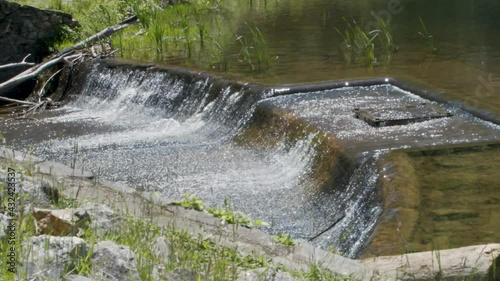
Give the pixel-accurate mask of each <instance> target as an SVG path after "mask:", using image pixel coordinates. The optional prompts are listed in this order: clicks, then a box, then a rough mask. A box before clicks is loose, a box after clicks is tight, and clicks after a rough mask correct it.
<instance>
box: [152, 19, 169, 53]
mask: <svg viewBox="0 0 500 281" xmlns="http://www.w3.org/2000/svg"><path fill="white" fill-rule="evenodd" d="M149 25H150V27H149V29H148V36H149V37H150V38H151V40H152V41H153V42H154V44H155V48H156V51H157V54H159V55H162V54H163V51H164V41H165V36H166V33H167V25H166V24H165V22H163V20H162V17H161V16H160V15H158V14H155V15H154V17H153V18H152V19H151V21H150V22H149Z"/></svg>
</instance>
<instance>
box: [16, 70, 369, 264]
mask: <svg viewBox="0 0 500 281" xmlns="http://www.w3.org/2000/svg"><path fill="white" fill-rule="evenodd" d="M214 91H215V92H216V93H215V94H214ZM263 98H265V94H264V93H261V94H260V95H257V94H253V93H246V92H245V91H244V90H243V89H241V88H238V87H237V86H232V85H226V86H220V87H219V88H217V86H216V85H215V84H214V83H212V82H210V81H209V79H200V80H193V81H190V82H186V80H185V79H182V78H179V77H176V76H175V75H171V74H168V73H166V72H150V71H144V70H137V69H136V70H128V69H121V68H102V67H99V66H96V67H94V68H93V69H92V70H91V71H90V73H89V75H88V77H87V80H86V82H85V86H84V89H83V91H82V93H81V95H78V96H76V97H74V98H73V100H72V101H70V102H69V103H68V104H67V105H65V106H64V107H62V108H60V109H58V110H56V111H53V112H51V113H50V116H48V117H46V118H44V119H42V121H41V124H37V125H34V126H35V128H33V127H30V128H29V129H27V130H26V131H25V132H24V133H21V134H25V135H24V137H23V138H22V139H21V140H18V141H16V145H17V146H19V147H23V148H26V147H28V146H30V145H32V146H33V147H34V151H35V152H34V153H35V154H38V155H41V156H43V157H46V158H48V159H51V160H55V161H59V162H63V163H66V164H70V163H71V161H72V159H73V157H74V155H73V153H74V152H73V151H74V149H73V148H74V147H75V146H78V154H77V155H76V156H77V157H76V158H77V163H76V164H77V166H83V167H84V168H85V169H86V170H91V171H92V172H94V173H95V174H98V176H99V177H102V178H107V179H110V180H114V181H123V182H127V183H128V184H130V185H131V186H135V187H137V188H139V189H144V190H148V191H157V192H159V193H161V194H162V195H164V196H165V197H168V198H176V199H179V198H181V197H182V196H183V194H185V193H191V194H196V195H197V196H199V197H200V198H202V200H204V201H206V202H207V203H208V204H209V205H211V206H217V205H222V204H223V202H224V199H225V198H227V199H228V200H229V202H230V203H231V204H232V205H233V208H234V209H236V210H239V211H242V212H244V213H247V214H249V215H250V216H251V217H252V218H255V219H261V220H263V221H265V222H267V223H269V224H270V226H269V228H268V230H269V231H271V232H273V233H284V232H285V233H290V234H291V235H292V236H293V237H295V238H304V239H312V238H315V239H319V238H318V237H319V236H318V233H321V232H324V231H325V230H330V228H329V226H330V225H331V224H333V223H334V222H336V221H338V220H339V219H340V218H342V221H345V220H346V219H347V215H345V214H344V213H343V212H342V213H340V212H339V210H340V209H341V208H346V207H348V206H349V204H350V203H349V202H348V201H350V200H352V199H351V197H352V196H353V195H352V194H350V195H343V196H339V194H336V193H333V192H331V191H328V190H326V191H322V190H318V189H317V188H315V187H314V186H313V184H312V182H311V181H310V180H309V177H308V175H309V173H310V171H311V168H312V166H313V160H314V155H315V153H316V151H315V149H314V146H313V145H312V142H313V139H314V136H315V134H314V133H312V134H309V135H307V136H305V137H304V138H301V139H298V140H296V141H295V142H294V143H293V144H286V143H285V142H280V143H278V144H277V145H275V146H273V147H272V148H268V149H264V150H261V149H251V148H245V147H242V146H238V145H235V144H234V143H233V142H232V141H231V140H232V138H233V137H234V136H236V135H237V134H238V132H239V131H240V130H241V129H242V128H243V127H244V126H245V125H246V124H247V123H248V122H249V120H250V118H251V116H252V112H253V110H254V108H255V106H256V105H257V101H258V100H261V99H263ZM21 122H22V121H21ZM21 127H22V125H21V124H17V128H21ZM37 128H38V129H37ZM56 128H57V129H56ZM359 187H361V188H363V187H362V186H359ZM373 187H374V185H372V188H371V190H372V192H373ZM352 189H353V191H350V192H355V189H356V188H354V187H353V188H352ZM339 198H340V199H339ZM343 200H346V201H345V202H343ZM371 202H372V203H371V205H373V202H374V201H373V200H372V201H371ZM376 216H377V214H375V216H373V217H371V218H370V220H371V221H375V220H376ZM350 220H352V219H350ZM353 227H358V225H355V226H353ZM362 227H364V225H363V226H362ZM358 234H360V235H364V234H363V233H362V232H357V231H356V234H353V236H355V235H358ZM329 237H330V239H328V238H322V239H321V240H318V241H321V243H318V244H320V245H322V246H329V245H331V244H333V239H337V238H338V237H337V236H335V237H334V235H330V236H329ZM356 239H357V238H353V239H351V240H349V241H356ZM349 243H351V242H349ZM344 248H345V249H344ZM344 248H342V249H343V251H345V252H346V253H349V254H352V255H355V254H356V253H357V252H358V249H355V250H354V251H349V250H348V247H344Z"/></svg>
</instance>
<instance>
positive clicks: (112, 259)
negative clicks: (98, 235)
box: [92, 240, 141, 281]
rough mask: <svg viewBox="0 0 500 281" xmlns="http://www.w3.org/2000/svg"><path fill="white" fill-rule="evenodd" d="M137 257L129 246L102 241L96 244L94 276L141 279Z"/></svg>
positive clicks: (112, 278)
mask: <svg viewBox="0 0 500 281" xmlns="http://www.w3.org/2000/svg"><path fill="white" fill-rule="evenodd" d="M136 259H137V258H136V255H135V253H134V252H132V251H131V250H130V248H129V247H127V246H123V245H117V244H115V243H114V242H113V241H108V240H106V241H101V242H99V243H97V244H96V245H95V246H94V253H93V255H92V276H94V277H96V278H97V279H99V280H113V281H114V280H131V281H132V280H138V281H140V280H141V279H140V278H139V272H138V271H137V265H136V263H137V261H136Z"/></svg>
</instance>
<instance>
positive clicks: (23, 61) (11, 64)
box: [0, 54, 35, 70]
mask: <svg viewBox="0 0 500 281" xmlns="http://www.w3.org/2000/svg"><path fill="white" fill-rule="evenodd" d="M29 56H31V54H28V55H27V56H26V57H24V59H23V60H22V61H21V62H14V63H8V64H4V65H0V70H5V69H7V68H13V67H19V66H27V65H35V63H32V62H27V61H26V59H27V58H28V57H29Z"/></svg>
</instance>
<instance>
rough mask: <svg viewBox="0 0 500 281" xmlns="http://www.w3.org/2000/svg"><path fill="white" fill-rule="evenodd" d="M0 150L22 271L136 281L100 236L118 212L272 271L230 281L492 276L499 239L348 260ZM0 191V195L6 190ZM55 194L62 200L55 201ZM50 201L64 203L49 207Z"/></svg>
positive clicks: (129, 265)
mask: <svg viewBox="0 0 500 281" xmlns="http://www.w3.org/2000/svg"><path fill="white" fill-rule="evenodd" d="M0 157H1V163H2V171H1V173H0V174H1V177H2V182H5V183H6V182H7V175H8V171H7V169H8V168H9V167H10V168H13V169H17V170H16V172H17V173H18V174H17V175H16V181H17V182H16V193H15V196H16V198H17V199H16V202H17V209H16V213H15V214H16V215H17V216H19V214H23V216H24V217H27V216H29V215H32V216H33V218H34V222H35V227H36V230H35V232H34V235H33V236H31V237H25V239H24V240H23V241H22V248H23V249H25V250H27V249H29V251H28V252H30V253H31V255H29V256H28V258H27V259H24V260H17V269H18V271H22V272H24V274H26V276H25V277H26V279H28V280H61V279H63V280H141V278H140V276H139V273H138V271H137V263H138V261H137V255H136V254H135V253H134V252H133V251H132V250H131V249H130V248H129V247H127V246H125V245H120V244H117V243H115V242H113V241H111V240H109V239H108V238H109V237H108V236H107V234H109V233H117V232H116V231H118V232H120V231H124V230H126V229H127V228H129V227H130V226H129V224H130V220H128V219H126V218H127V217H133V218H134V219H136V220H139V221H142V222H145V223H147V224H155V225H158V226H159V227H170V228H174V229H176V230H178V231H184V232H186V233H188V234H189V235H190V236H191V237H198V236H202V237H204V238H206V239H208V240H210V241H212V242H213V243H215V244H218V245H223V246H224V247H228V248H232V249H237V251H238V252H239V254H241V255H242V256H247V255H252V254H255V253H257V254H258V255H261V256H263V257H266V258H267V259H268V260H269V261H270V263H269V264H272V265H273V267H272V268H275V270H274V271H273V273H272V274H270V273H266V274H263V272H267V271H268V269H269V268H270V267H269V265H268V266H267V269H266V268H257V269H253V270H244V269H242V270H240V271H239V272H238V275H237V278H235V279H236V280H297V279H296V278H294V277H293V276H292V275H291V274H290V273H288V271H306V270H307V269H308V267H309V266H311V265H313V264H320V265H321V266H322V267H323V268H325V269H327V270H329V271H331V272H333V273H334V274H337V275H338V276H349V277H350V278H352V279H354V280H368V279H370V280H406V279H412V280H437V279H440V280H457V279H464V278H468V277H470V278H472V279H474V280H500V272H499V271H498V268H500V267H499V265H500V258H499V256H500V244H488V245H479V246H471V247H464V248H458V249H451V250H441V251H435V252H423V253H412V254H406V255H400V256H386V257H377V258H369V259H365V260H351V259H347V258H344V257H342V256H340V255H336V254H332V253H330V252H327V251H324V250H322V249H319V248H316V247H314V246H312V245H310V244H309V243H307V242H305V241H298V243H297V245H296V246H293V247H290V246H285V245H283V244H281V243H279V242H277V241H276V239H275V238H273V237H272V236H271V235H269V234H267V233H265V232H262V231H260V230H258V229H250V228H245V227H241V226H240V227H238V226H237V225H230V224H227V223H223V222H221V220H220V219H218V218H215V217H213V216H212V215H210V214H208V213H204V212H199V211H195V210H190V209H185V208H182V207H180V206H176V205H173V204H172V201H171V200H168V199H166V198H162V197H161V196H159V194H157V193H150V192H138V191H136V190H134V189H133V188H131V187H128V186H126V185H123V184H119V183H114V182H109V181H106V180H102V179H97V178H95V177H94V176H93V175H92V174H91V173H89V172H86V171H82V170H80V169H78V168H71V167H68V166H65V165H62V164H59V163H54V162H51V161H45V160H44V159H40V158H37V157H34V156H29V155H27V154H26V153H23V152H19V151H12V150H9V149H6V148H1V150H0ZM20 171H23V172H22V173H19V172H20ZM21 174H22V175H21ZM6 186H7V185H6ZM4 194H5V191H4ZM63 198H64V199H63ZM68 198H70V199H71V200H68ZM3 199H4V202H5V195H4V198H3ZM73 199H74V200H73ZM61 200H66V201H68V202H66V203H64V204H63V205H61V202H60V201H61ZM55 203H58V204H55ZM21 204H22V205H21ZM55 205H58V206H66V207H65V208H59V209H57V208H55V207H54V206H55ZM21 206H22V207H21ZM4 211H5V210H4ZM9 219H12V217H9V213H8V212H3V213H1V214H0V221H1V222H0V236H1V237H3V238H4V239H6V238H7V237H6V236H8V235H9V234H8V233H9V228H8V226H9V222H12V220H9ZM87 229H92V230H93V231H94V232H95V233H96V236H95V237H96V239H95V240H94V241H86V240H84V239H82V238H80V237H82V233H84V232H85V231H86V230H87ZM148 247H150V248H151V249H155V250H154V252H155V253H156V255H157V256H156V258H159V259H161V260H163V261H165V263H166V264H168V263H169V259H171V258H172V257H173V256H175V255H173V254H172V251H173V250H172V245H171V243H170V241H169V240H168V239H166V238H165V237H159V238H157V239H155V241H154V243H153V244H151V245H149V246H148ZM89 251H90V252H91V253H92V254H91V256H89V254H88V253H89ZM85 258H90V259H91V262H90V264H91V268H90V269H89V270H88V274H87V275H88V276H80V275H73V274H67V272H68V268H72V267H73V268H75V267H78V266H79V265H78V264H75V263H77V261H79V260H81V259H85ZM266 270H267V271H266ZM64 272H66V275H63V273H64ZM69 272H71V271H69ZM152 272H153V273H154V274H156V276H155V278H154V279H155V280H196V278H198V274H199V273H198V272H186V271H182V270H180V271H179V270H170V271H165V270H164V268H162V267H161V266H156V267H153V268H152ZM206 278H207V279H208V278H209V277H208V276H206ZM203 279H205V278H203Z"/></svg>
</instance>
